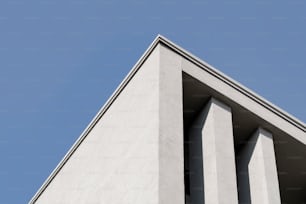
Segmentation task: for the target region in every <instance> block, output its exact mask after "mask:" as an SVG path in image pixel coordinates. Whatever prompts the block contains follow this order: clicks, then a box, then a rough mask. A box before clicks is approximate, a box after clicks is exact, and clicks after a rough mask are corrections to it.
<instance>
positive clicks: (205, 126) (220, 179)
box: [189, 98, 238, 204]
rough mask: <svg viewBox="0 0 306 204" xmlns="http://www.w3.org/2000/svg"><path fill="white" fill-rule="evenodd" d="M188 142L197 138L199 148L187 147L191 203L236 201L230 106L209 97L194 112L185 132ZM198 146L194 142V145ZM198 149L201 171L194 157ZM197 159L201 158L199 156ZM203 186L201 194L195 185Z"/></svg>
mask: <svg viewBox="0 0 306 204" xmlns="http://www.w3.org/2000/svg"><path fill="white" fill-rule="evenodd" d="M189 134H190V135H189V138H190V140H191V145H193V146H194V145H197V144H195V143H196V142H199V141H200V142H201V145H202V146H201V147H200V148H201V149H199V147H197V148H190V151H191V155H192V156H195V157H194V158H190V162H191V164H190V168H191V169H190V170H191V171H192V172H193V174H195V175H194V177H200V178H202V179H203V184H202V182H198V181H196V178H194V179H193V178H192V177H193V176H191V179H190V185H191V189H193V190H191V201H192V203H203V201H202V199H203V200H204V202H205V203H207V204H214V203H216V204H217V203H218V204H221V203H224V204H225V203H229V204H237V203H238V195H237V194H238V192H237V183H236V168H235V151H234V142H233V140H234V138H233V129H232V114H231V109H230V107H228V106H226V105H225V104H223V103H222V102H220V101H218V100H216V99H214V98H212V99H211V100H210V101H209V103H208V104H207V105H206V107H205V108H204V109H203V110H202V112H201V113H200V114H199V115H198V118H197V119H196V120H195V122H194V124H193V125H192V128H191V131H190V132H189ZM197 146H198V145H197ZM200 151H202V159H203V164H202V165H203V170H202V175H203V176H201V172H199V170H198V169H196V168H199V166H201V164H200V163H199V162H200V160H199V159H198V158H197V157H199V156H201V155H200V154H199V152H200ZM200 159H201V158H200ZM202 188H204V192H203V193H204V194H201V192H199V189H202Z"/></svg>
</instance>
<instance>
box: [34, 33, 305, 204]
mask: <svg viewBox="0 0 306 204" xmlns="http://www.w3.org/2000/svg"><path fill="white" fill-rule="evenodd" d="M159 43H162V44H164V45H166V46H167V47H169V48H170V49H172V50H173V51H175V52H176V53H178V54H180V55H181V56H183V57H184V58H186V59H188V60H190V61H191V62H193V63H195V64H196V65H198V66H199V67H201V68H202V69H204V70H205V71H207V72H209V73H211V74H212V75H214V76H215V77H217V78H219V79H221V80H222V81H223V82H225V83H227V84H229V85H230V86H231V87H233V88H235V89H237V90H238V91H240V92H241V93H243V94H244V95H246V96H248V97H250V98H251V99H252V100H254V101H256V102H257V103H259V104H261V105H263V106H264V107H266V108H267V109H268V110H270V111H272V112H273V113H275V114H277V115H278V116H280V117H281V118H283V119H285V120H286V121H288V122H290V123H291V124H293V125H294V126H295V127H297V128H299V129H301V130H302V131H304V132H305V131H306V130H305V129H306V127H305V126H306V125H305V123H303V122H302V121H300V120H298V119H297V118H295V117H294V116H292V115H290V114H289V113H287V112H285V111H283V110H282V109H280V108H279V107H277V106H276V105H274V104H272V103H271V102H269V101H267V100H265V99H264V98H262V97H261V96H259V95H258V94H256V93H254V92H253V91H251V90H249V89H248V88H246V87H245V86H243V85H241V84H240V83H239V82H237V81H235V80H233V79H231V78H230V77H228V76H226V75H225V74H223V73H222V72H220V71H218V70H217V69H216V68H214V67H213V66H211V65H210V64H208V63H206V62H204V61H203V60H201V59H199V58H197V57H196V56H194V55H193V54H191V53H190V52H188V51H186V50H185V49H183V48H181V47H180V46H178V45H176V44H175V43H173V42H172V41H170V40H168V39H167V38H166V37H164V36H162V35H160V34H158V35H157V36H156V38H155V39H154V40H153V42H152V43H151V44H150V46H149V47H148V48H147V50H146V51H145V52H144V54H143V55H142V56H141V57H140V59H139V60H138V61H137V62H136V64H135V65H134V66H133V68H132V69H131V71H130V72H129V73H128V74H127V75H126V77H125V78H124V79H123V81H122V82H121V83H120V84H119V86H118V87H117V89H116V90H115V91H114V92H113V94H112V95H111V96H110V98H109V99H108V100H107V101H106V103H105V104H104V105H103V106H102V107H101V108H100V110H99V111H98V113H97V114H96V115H95V116H94V118H93V119H92V121H91V122H90V123H89V125H88V126H87V127H86V128H85V130H84V131H83V132H82V133H81V135H80V136H79V138H78V139H77V140H76V141H75V143H74V144H73V145H72V147H71V148H70V149H69V150H68V152H67V153H66V155H65V156H64V157H63V158H62V160H61V161H60V162H59V164H58V165H57V166H56V167H55V169H54V170H53V171H52V172H51V174H50V175H49V177H48V178H47V179H46V180H45V182H44V183H43V184H42V186H41V187H40V188H39V190H38V191H37V192H36V193H35V195H34V196H33V197H32V198H31V200H30V201H29V204H34V203H35V201H37V200H38V198H39V197H40V196H41V194H42V193H43V192H44V191H45V189H46V188H47V187H48V185H49V184H50V183H51V182H52V180H53V179H54V178H55V176H56V175H57V174H58V172H59V171H60V170H61V169H62V167H63V166H64V165H65V164H66V162H67V161H68V160H69V158H70V157H71V156H72V155H73V153H74V152H75V151H76V149H77V148H78V147H79V146H80V144H81V143H82V142H83V140H84V139H85V138H86V136H87V135H88V134H89V133H90V131H91V130H92V128H93V127H94V126H95V125H96V123H97V122H98V121H99V119H100V118H101V117H102V116H103V115H104V113H105V112H106V111H107V110H108V108H109V107H110V106H111V104H112V103H113V102H114V101H115V99H116V98H117V97H118V96H119V94H120V93H121V91H122V90H123V89H124V88H125V86H126V85H127V84H128V83H129V81H130V80H131V79H132V78H133V76H134V75H135V74H136V72H137V71H138V70H139V68H140V67H141V65H142V64H143V63H144V61H145V60H146V59H147V57H148V56H149V55H150V54H151V52H152V51H153V50H154V48H155V47H156V46H157V45H158V44H159Z"/></svg>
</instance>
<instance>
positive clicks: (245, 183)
mask: <svg viewBox="0 0 306 204" xmlns="http://www.w3.org/2000/svg"><path fill="white" fill-rule="evenodd" d="M237 164H238V181H239V183H238V184H239V185H238V186H239V200H240V202H241V203H252V204H261V203H266V204H280V203H281V200H280V193H279V184H278V177H277V168H276V160H275V153H274V145H273V137H272V134H271V133H270V132H268V131H266V130H264V129H262V128H258V129H257V131H256V132H255V133H254V134H253V135H252V136H251V138H250V139H249V140H248V142H247V144H246V145H245V146H244V147H243V149H242V150H241V151H240V152H239V159H238V162H237Z"/></svg>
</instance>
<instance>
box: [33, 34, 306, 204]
mask: <svg viewBox="0 0 306 204" xmlns="http://www.w3.org/2000/svg"><path fill="white" fill-rule="evenodd" d="M305 130H306V128H305V124H304V123H303V122H301V121H299V120H297V119H295V118H294V117H292V116H290V115H289V114H287V113H285V112H284V111H282V110H280V109H279V108H277V107H275V106H274V105H273V104H271V103H269V102H267V101H266V100H265V99H263V98H261V97H260V96H258V95H256V94H255V93H253V92H252V91H250V90H249V89H247V88H245V87H243V86H242V85H240V84H239V83H237V82H235V81H234V80H232V79H230V78H229V77H227V76H225V75H224V74H222V73H220V72H219V71H217V70H216V69H214V68H213V67H211V66H210V65H208V64H207V63H205V62H203V61H201V60H200V59H198V58H196V57H195V56H193V55H191V54H190V53H188V52H187V51H185V50H184V49H182V48H180V47H179V46H177V45H175V44H174V43H172V42H170V41H169V40H167V39H165V38H164V37H162V36H158V37H157V38H156V39H155V40H154V42H153V43H152V44H151V46H150V47H149V48H148V50H147V51H146V52H145V53H144V55H143V56H142V57H141V58H140V60H139V61H138V62H137V63H136V65H135V67H134V68H133V69H132V70H131V72H130V73H129V74H128V76H127V77H126V78H125V79H124V80H123V82H122V83H121V84H120V86H119V87H118V89H117V90H116V91H115V92H114V94H113V95H112V96H111V97H110V99H109V100H108V101H107V103H106V104H105V105H104V106H103V107H102V109H101V110H100V111H99V112H98V114H97V115H96V117H95V118H94V119H93V121H92V122H91V123H90V124H89V126H88V127H87V128H86V129H85V131H84V132H83V133H82V135H81V136H80V138H79V139H78V140H77V141H76V142H75V144H74V145H73V147H72V148H71V149H70V150H69V152H68V153H67V154H66V156H65V157H64V158H63V160H62V161H61V162H60V163H59V165H58V166H57V167H56V169H55V170H54V171H53V172H52V174H51V175H50V176H49V178H48V179H47V180H46V181H45V183H44V184H43V185H42V187H41V188H40V189H39V190H38V192H37V193H36V195H34V197H33V198H32V200H31V201H30V203H37V204H41V203H43V204H48V203H52V204H59V203H64V204H70V203H73V204H75V203H86V204H98V203H99V204H184V203H192V204H200V203H201V204H203V203H206V204H213V203H219V204H221V203H224V204H225V203H226V204H238V203H239V204H243V203H252V204H257V203H258V204H262V203H267V204H268V203H269V204H277V203H290V204H293V203H296V204H297V203H303V202H304V203H306V146H305V144H306V133H305Z"/></svg>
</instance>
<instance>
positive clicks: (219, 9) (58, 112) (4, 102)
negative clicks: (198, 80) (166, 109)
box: [0, 0, 306, 204]
mask: <svg viewBox="0 0 306 204" xmlns="http://www.w3.org/2000/svg"><path fill="white" fill-rule="evenodd" d="M305 11H306V1H304V0H277V1H274V0H259V1H240V0H227V1H222V0H219V1H212V0H211V1H210V0H209V1H207V0H206V1H200V0H196V1H195V0H191V1H173V0H168V1H154V2H151V1H146V0H135V1H129V0H128V1H116V0H107V1H103V0H100V1H92V0H71V1H58V0H52V1H51V0H40V1H38V0H37V1H33V0H29V1H24V0H13V1H12V0H2V1H0V71H1V72H0V93H1V100H0V130H1V133H0V161H1V168H0V192H1V193H0V203H1V204H10V203H12V204H19V203H27V202H28V201H29V200H30V198H31V197H32V196H33V195H34V194H35V192H36V191H37V190H38V188H39V187H40V186H41V184H42V183H43V181H44V180H45V179H46V178H47V177H48V175H49V174H50V172H51V171H52V170H53V169H54V168H55V166H56V165H57V163H58V162H59V161H60V160H61V158H62V157H63V156H64V154H65V153H66V152H67V150H68V149H69V148H70V146H71V145H72V144H73V143H74V141H75V140H76V139H77V138H78V137H79V135H80V133H81V132H82V131H83V130H84V128H85V127H86V126H87V124H88V123H89V122H90V120H91V119H92V118H93V116H94V115H95V114H96V112H97V111H98V110H99V108H100V107H101V106H102V105H103V104H104V103H105V102H106V100H107V99H108V97H109V96H110V95H111V94H112V92H113V91H114V90H115V88H116V87H117V86H118V85H119V83H120V82H121V81H122V79H123V78H124V76H125V75H126V74H127V73H128V71H129V70H130V69H131V68H132V66H133V65H134V63H135V62H136V61H137V60H138V58H139V57H140V56H141V54H142V53H143V52H144V51H145V49H146V48H147V47H148V46H149V44H150V43H151V42H152V40H153V39H154V38H155V37H156V35H157V34H158V33H160V34H162V35H164V36H166V37H167V38H169V39H170V40H172V41H174V42H175V43H177V44H179V45H180V46H182V47H183V48H185V49H187V50H188V51H190V52H191V53H193V54H195V55H196V56H198V57H199V58H201V59H203V60H205V61H206V62H208V63H209V64H212V65H213V66H215V67H216V68H218V69H219V70H220V71H222V72H224V73H225V74H227V75H228V76H230V77H232V78H234V79H235V80H237V81H239V82H240V83H242V84H243V85H245V86H247V87H248V88H250V89H252V90H253V91H255V92H256V93H258V94H260V95H261V96H263V97H264V98H266V99H268V100H269V101H271V102H272V103H274V104H276V105H277V106H279V107H281V108H282V109H284V110H285V111H287V112H289V113H290V114H292V115H294V116H295V117H297V118H299V119H300V120H302V121H304V122H305V121H306V108H305V104H306V91H305V87H306V80H305V79H306V57H305V53H306V26H305V25H306V12H305Z"/></svg>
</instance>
